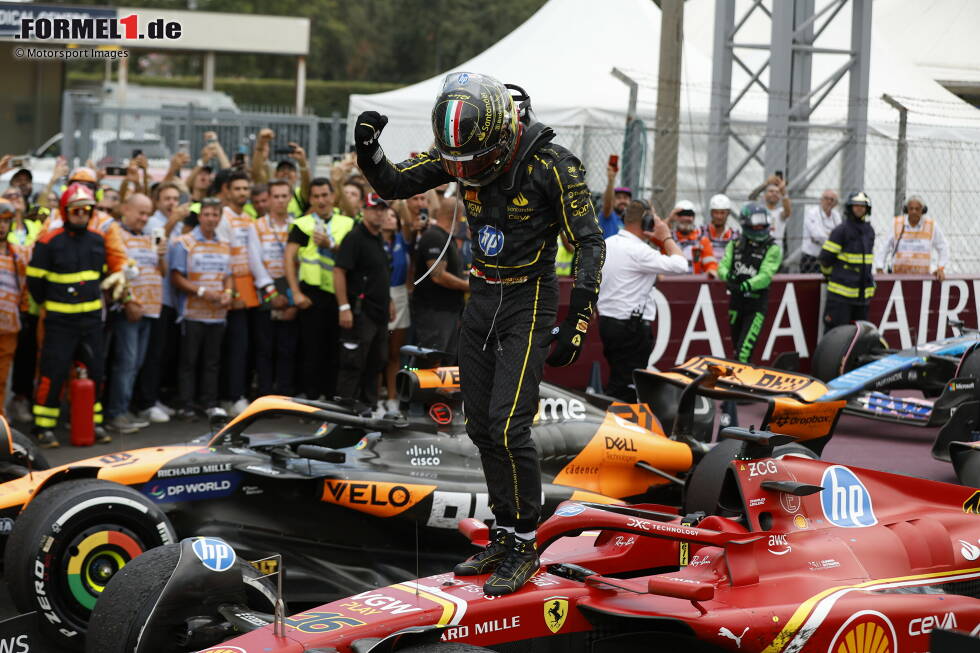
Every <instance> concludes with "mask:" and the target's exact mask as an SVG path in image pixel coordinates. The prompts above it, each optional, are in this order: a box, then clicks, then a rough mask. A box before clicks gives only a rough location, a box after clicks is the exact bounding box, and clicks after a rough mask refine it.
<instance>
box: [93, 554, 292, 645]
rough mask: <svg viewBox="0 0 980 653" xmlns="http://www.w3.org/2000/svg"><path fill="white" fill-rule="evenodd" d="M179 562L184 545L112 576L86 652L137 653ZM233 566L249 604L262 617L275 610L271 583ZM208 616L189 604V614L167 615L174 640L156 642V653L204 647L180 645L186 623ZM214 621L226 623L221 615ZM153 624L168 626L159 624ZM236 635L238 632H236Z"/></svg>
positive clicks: (95, 615) (143, 558)
mask: <svg viewBox="0 0 980 653" xmlns="http://www.w3.org/2000/svg"><path fill="white" fill-rule="evenodd" d="M179 559H180V544H167V545H165V546H161V547H157V548H156V549H153V550H151V551H147V552H146V553H145V554H143V555H142V556H140V557H139V559H138V560H136V561H134V562H133V563H132V564H129V565H126V567H124V568H123V569H122V570H121V571H120V572H119V573H118V574H117V575H116V576H114V577H113V579H112V582H111V583H109V585H108V586H107V587H106V589H105V592H104V593H103V595H102V597H100V598H99V602H98V603H97V604H96V605H95V610H93V611H92V620H91V622H90V623H89V630H88V634H87V636H86V638H85V650H86V651H90V652H91V653H129V652H131V651H135V650H136V644H137V640H138V637H139V634H140V631H141V630H142V629H143V627H144V625H146V623H147V620H148V619H149V618H150V615H151V613H152V612H153V608H154V606H156V603H157V600H158V599H159V598H160V594H161V592H163V588H164V586H165V585H166V584H167V582H168V581H169V580H170V577H171V576H172V575H173V572H174V569H175V568H176V567H177V561H178V560H179ZM235 564H236V565H237V566H238V569H239V571H240V572H241V573H242V578H243V579H244V581H245V600H246V603H247V605H248V606H249V607H251V608H253V609H255V610H258V611H261V612H265V613H272V612H273V611H274V609H275V589H274V587H273V584H272V583H271V582H270V581H269V579H268V578H260V574H259V572H258V571H256V570H255V568H254V567H252V566H251V565H250V564H248V563H247V562H245V561H244V560H242V559H241V558H237V560H236V563H235ZM206 616H209V615H202V609H201V607H200V606H197V605H188V606H187V613H186V614H178V615H173V614H171V615H168V621H172V622H173V623H172V624H171V625H172V626H173V636H172V637H167V638H166V641H165V642H164V641H160V642H158V645H157V646H155V647H154V648H153V650H154V651H157V652H159V653H177V652H179V651H194V650H198V649H200V648H202V646H201V645H199V644H197V643H195V644H194V645H191V647H190V648H187V647H182V646H181V645H180V644H178V642H177V640H178V638H181V637H186V631H187V622H186V620H185V619H186V618H189V617H196V618H198V619H201V618H203V617H206ZM210 616H213V617H215V618H216V619H219V620H220V619H222V617H220V616H219V615H217V614H215V615H210ZM155 622H156V620H155ZM155 625H164V626H165V627H166V626H167V624H159V623H155ZM234 634H236V633H232V635H234ZM204 646H207V645H206V644H205V645H204ZM229 650H232V649H229Z"/></svg>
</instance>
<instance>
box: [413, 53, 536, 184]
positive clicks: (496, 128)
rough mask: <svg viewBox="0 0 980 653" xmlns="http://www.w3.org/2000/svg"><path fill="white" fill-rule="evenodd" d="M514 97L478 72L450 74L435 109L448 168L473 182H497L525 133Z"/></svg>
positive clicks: (437, 139) (436, 131)
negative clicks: (521, 127) (495, 180)
mask: <svg viewBox="0 0 980 653" xmlns="http://www.w3.org/2000/svg"><path fill="white" fill-rule="evenodd" d="M518 118H519V116H518V110H517V107H516V106H515V105H514V98H513V96H512V95H511V93H510V91H509V90H508V89H507V87H506V86H504V85H503V84H502V83H500V82H499V81H497V80H496V79H494V78H493V77H490V76H488V75H481V74H479V73H450V74H448V75H446V78H445V79H444V80H443V82H442V90H441V91H440V92H439V96H438V97H437V98H436V104H435V106H434V107H433V108H432V133H433V135H434V136H435V142H436V149H437V150H439V154H440V155H442V167H443V168H444V169H445V170H446V172H447V173H449V174H450V175H452V176H453V177H456V178H457V179H459V180H460V181H461V182H463V183H464V184H467V185H469V186H484V185H486V184H488V183H490V182H491V181H493V180H494V179H495V178H496V177H497V176H498V175H500V173H501V172H503V171H504V170H505V169H506V168H507V165H508V164H509V163H510V160H511V157H513V155H514V152H515V150H516V149H517V141H518V138H519V136H520V131H519V129H520V127H519V123H518Z"/></svg>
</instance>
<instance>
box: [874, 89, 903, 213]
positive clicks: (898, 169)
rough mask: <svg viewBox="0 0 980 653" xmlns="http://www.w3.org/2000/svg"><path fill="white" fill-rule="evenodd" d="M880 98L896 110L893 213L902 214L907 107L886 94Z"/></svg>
mask: <svg viewBox="0 0 980 653" xmlns="http://www.w3.org/2000/svg"><path fill="white" fill-rule="evenodd" d="M881 99H882V100H884V101H885V102H887V103H888V104H889V105H891V106H892V107H893V108H895V109H897V110H898V146H897V150H898V151H897V152H896V153H895V213H894V215H902V213H903V211H902V206H904V204H905V193H906V188H905V184H906V177H907V175H908V166H909V143H908V140H907V139H906V130H907V128H908V122H909V108H908V107H907V106H905V105H904V104H902V103H901V102H899V101H898V100H896V99H895V98H893V97H892V96H890V95H888V93H883V94H882V96H881Z"/></svg>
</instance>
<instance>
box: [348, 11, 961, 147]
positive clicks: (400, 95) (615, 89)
mask: <svg viewBox="0 0 980 653" xmlns="http://www.w3.org/2000/svg"><path fill="white" fill-rule="evenodd" d="M743 4H745V3H742V2H740V3H739V6H738V10H737V15H741V14H740V13H739V12H742V11H744V10H745V7H744V6H742V5H743ZM978 4H980V3H978ZM876 7H877V4H876ZM849 23H850V19H849V15H848V12H847V11H846V10H845V11H843V12H840V14H839V15H838V17H837V18H836V19H835V21H834V23H833V24H832V25H831V26H830V28H829V29H828V30H827V32H826V33H825V35H824V36H823V37H822V40H821V43H822V44H823V45H825V46H826V47H839V48H846V47H848V40H849V34H850V30H849ZM713 25H714V0H691V1H689V2H687V3H686V4H685V21H684V31H685V47H684V57H683V62H684V64H683V71H682V83H683V85H684V91H683V93H682V115H686V116H688V117H689V118H690V119H691V120H693V121H696V122H703V121H704V119H705V116H707V114H708V110H709V105H710V98H711V55H712V41H713ZM769 28H770V27H769V21H768V20H767V19H765V18H764V17H763V16H761V15H757V16H756V17H754V18H753V19H750V20H749V21H748V22H747V23H746V24H745V25H744V26H743V27H742V29H741V31H740V32H739V40H740V41H745V42H768V40H769ZM610 35H615V37H614V38H610ZM659 44H660V10H659V9H658V8H657V6H656V5H655V4H654V3H653V2H652V1H651V0H605V1H604V2H601V3H600V2H594V1H592V0H550V2H548V3H546V4H545V5H544V6H543V7H542V8H541V9H540V10H539V11H538V12H536V13H535V14H534V15H533V16H531V17H530V18H529V19H528V20H527V21H526V22H524V23H523V24H522V25H521V26H519V27H518V28H517V29H515V30H514V31H513V32H511V33H510V34H508V35H507V36H505V37H504V38H503V39H501V40H500V41H499V42H497V43H496V44H494V45H493V46H491V47H490V48H488V49H487V50H486V51H484V52H482V53H480V54H479V55H477V56H476V57H474V58H472V59H470V60H469V61H466V62H464V63H462V64H460V65H459V66H456V67H455V68H453V70H467V71H477V72H483V73H487V74H490V75H493V76H494V77H497V78H498V79H501V80H503V81H508V82H514V83H517V84H520V85H521V86H523V87H524V88H525V89H526V90H527V91H528V92H529V93H530V95H531V97H532V101H533V105H534V108H535V111H536V112H537V114H538V117H539V118H540V119H541V120H543V121H545V122H547V123H549V124H552V125H555V126H561V127H566V128H569V127H571V128H575V127H581V126H589V127H600V126H621V125H623V124H624V122H625V118H626V110H627V103H628V97H629V93H628V90H627V87H626V86H625V85H624V84H623V83H622V82H620V81H619V80H617V79H616V78H614V77H613V76H612V75H611V74H610V71H611V70H612V68H613V67H618V68H620V69H621V70H624V71H626V72H627V73H628V74H630V76H631V77H634V79H636V80H637V81H639V82H640V83H641V85H642V90H641V93H640V105H639V115H640V117H641V118H644V119H647V120H650V119H652V118H653V116H654V109H655V105H656V83H657V74H658V66H659ZM752 54H753V53H751V52H749V53H746V52H744V51H742V52H741V53H740V56H741V57H742V58H743V59H744V60H746V61H747V62H748V63H749V64H750V65H751V63H752V62H753V61H754V60H756V57H753V56H752ZM842 61H843V60H842V59H841V60H836V61H835V60H833V59H832V58H830V57H823V58H821V57H817V58H815V61H814V71H813V77H814V79H815V80H817V79H820V78H821V77H822V76H825V75H827V74H829V73H830V72H831V71H832V70H833V69H834V68H836V67H837V66H838V65H840V63H841V62H842ZM446 72H447V73H449V72H451V71H446ZM444 75H445V74H442V75H438V76H436V77H432V78H429V79H427V80H425V81H422V82H419V83H417V84H413V85H411V86H407V87H405V88H400V89H396V90H394V91H388V92H385V93H376V94H373V95H353V96H351V99H350V109H349V115H350V116H352V117H354V116H357V114H358V113H360V112H361V111H364V110H367V109H374V110H376V111H380V112H382V113H385V114H386V115H388V116H389V117H390V118H391V125H390V126H389V127H388V128H387V129H386V131H385V134H384V136H383V140H386V141H390V144H389V143H388V142H386V145H387V146H388V147H389V148H390V149H391V150H392V154H394V155H400V154H407V153H408V152H409V151H411V150H418V149H420V148H422V147H424V146H425V145H427V144H428V142H429V141H430V140H431V137H430V136H429V134H428V133H427V132H426V130H425V129H424V128H425V127H426V126H427V124H428V119H429V112H430V111H431V108H432V101H433V99H434V98H435V96H436V93H437V92H438V90H439V87H440V83H441V80H442V79H443V77H444ZM744 79H746V75H744V73H742V72H741V71H740V70H739V69H738V68H737V67H736V69H735V71H734V74H733V85H734V86H737V85H738V83H739V81H742V80H744ZM844 82H846V78H845V80H844ZM882 93H889V94H891V95H893V96H895V97H899V98H908V99H910V100H914V101H915V102H916V103H917V104H918V105H920V106H927V105H930V104H931V105H933V107H934V110H933V111H931V112H924V113H922V114H921V115H917V116H916V117H915V119H914V120H913V121H912V122H913V124H915V125H940V126H944V127H948V126H951V120H952V121H953V123H954V124H956V125H957V126H968V127H972V128H980V111H977V110H976V109H975V108H973V107H971V106H970V105H968V104H967V103H965V102H963V101H961V100H960V99H959V98H957V97H956V96H955V95H953V94H952V93H950V92H948V91H946V90H945V89H944V88H942V87H941V86H940V85H939V84H938V83H936V82H935V81H933V80H932V79H930V78H929V77H928V76H927V75H926V74H925V73H924V72H922V71H920V70H918V69H916V68H915V66H913V65H910V64H909V62H908V60H906V59H905V58H904V57H903V56H902V55H901V54H899V53H898V52H897V51H896V49H894V48H892V47H891V42H890V40H889V39H887V38H886V39H884V40H883V39H881V38H880V36H879V35H878V33H877V31H876V32H875V34H874V36H873V38H872V57H871V83H870V90H869V97H870V102H869V121H870V122H871V123H873V124H874V125H876V126H879V127H882V128H884V126H885V125H886V124H888V123H895V122H896V121H897V114H896V113H895V110H894V109H893V108H891V107H890V106H888V105H887V104H885V103H884V102H883V101H882V100H881V95H882ZM765 113H766V98H765V96H764V95H763V94H762V93H761V92H758V91H753V92H750V93H749V94H748V95H747V97H746V98H745V99H743V100H742V102H741V103H740V105H739V108H738V110H737V114H738V115H739V116H740V117H743V118H754V119H761V118H764V116H765ZM846 114H847V105H846V83H843V82H842V83H838V85H837V88H836V89H835V91H834V92H832V93H831V94H830V96H828V98H827V99H826V100H825V101H824V103H823V105H822V106H821V107H820V109H819V110H818V111H817V113H816V115H815V116H814V118H815V119H816V120H817V121H820V122H826V123H828V124H833V123H838V124H839V123H841V122H842V121H843V120H844V119H845V117H846ZM937 114H940V115H937Z"/></svg>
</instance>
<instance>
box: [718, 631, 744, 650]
mask: <svg viewBox="0 0 980 653" xmlns="http://www.w3.org/2000/svg"><path fill="white" fill-rule="evenodd" d="M747 632H749V627H748V626H746V627H745V630H743V631H742V634H741V635H739V636H738V637H736V636H735V633H733V632H732V631H730V630H728V629H727V628H725V627H724V626H722V627H721V630H719V631H718V636H719V637H727V638H728V639H730V640H732V641H733V642H735V645H736V646H737V647H738V648H742V638H743V637H745V633H747Z"/></svg>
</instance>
